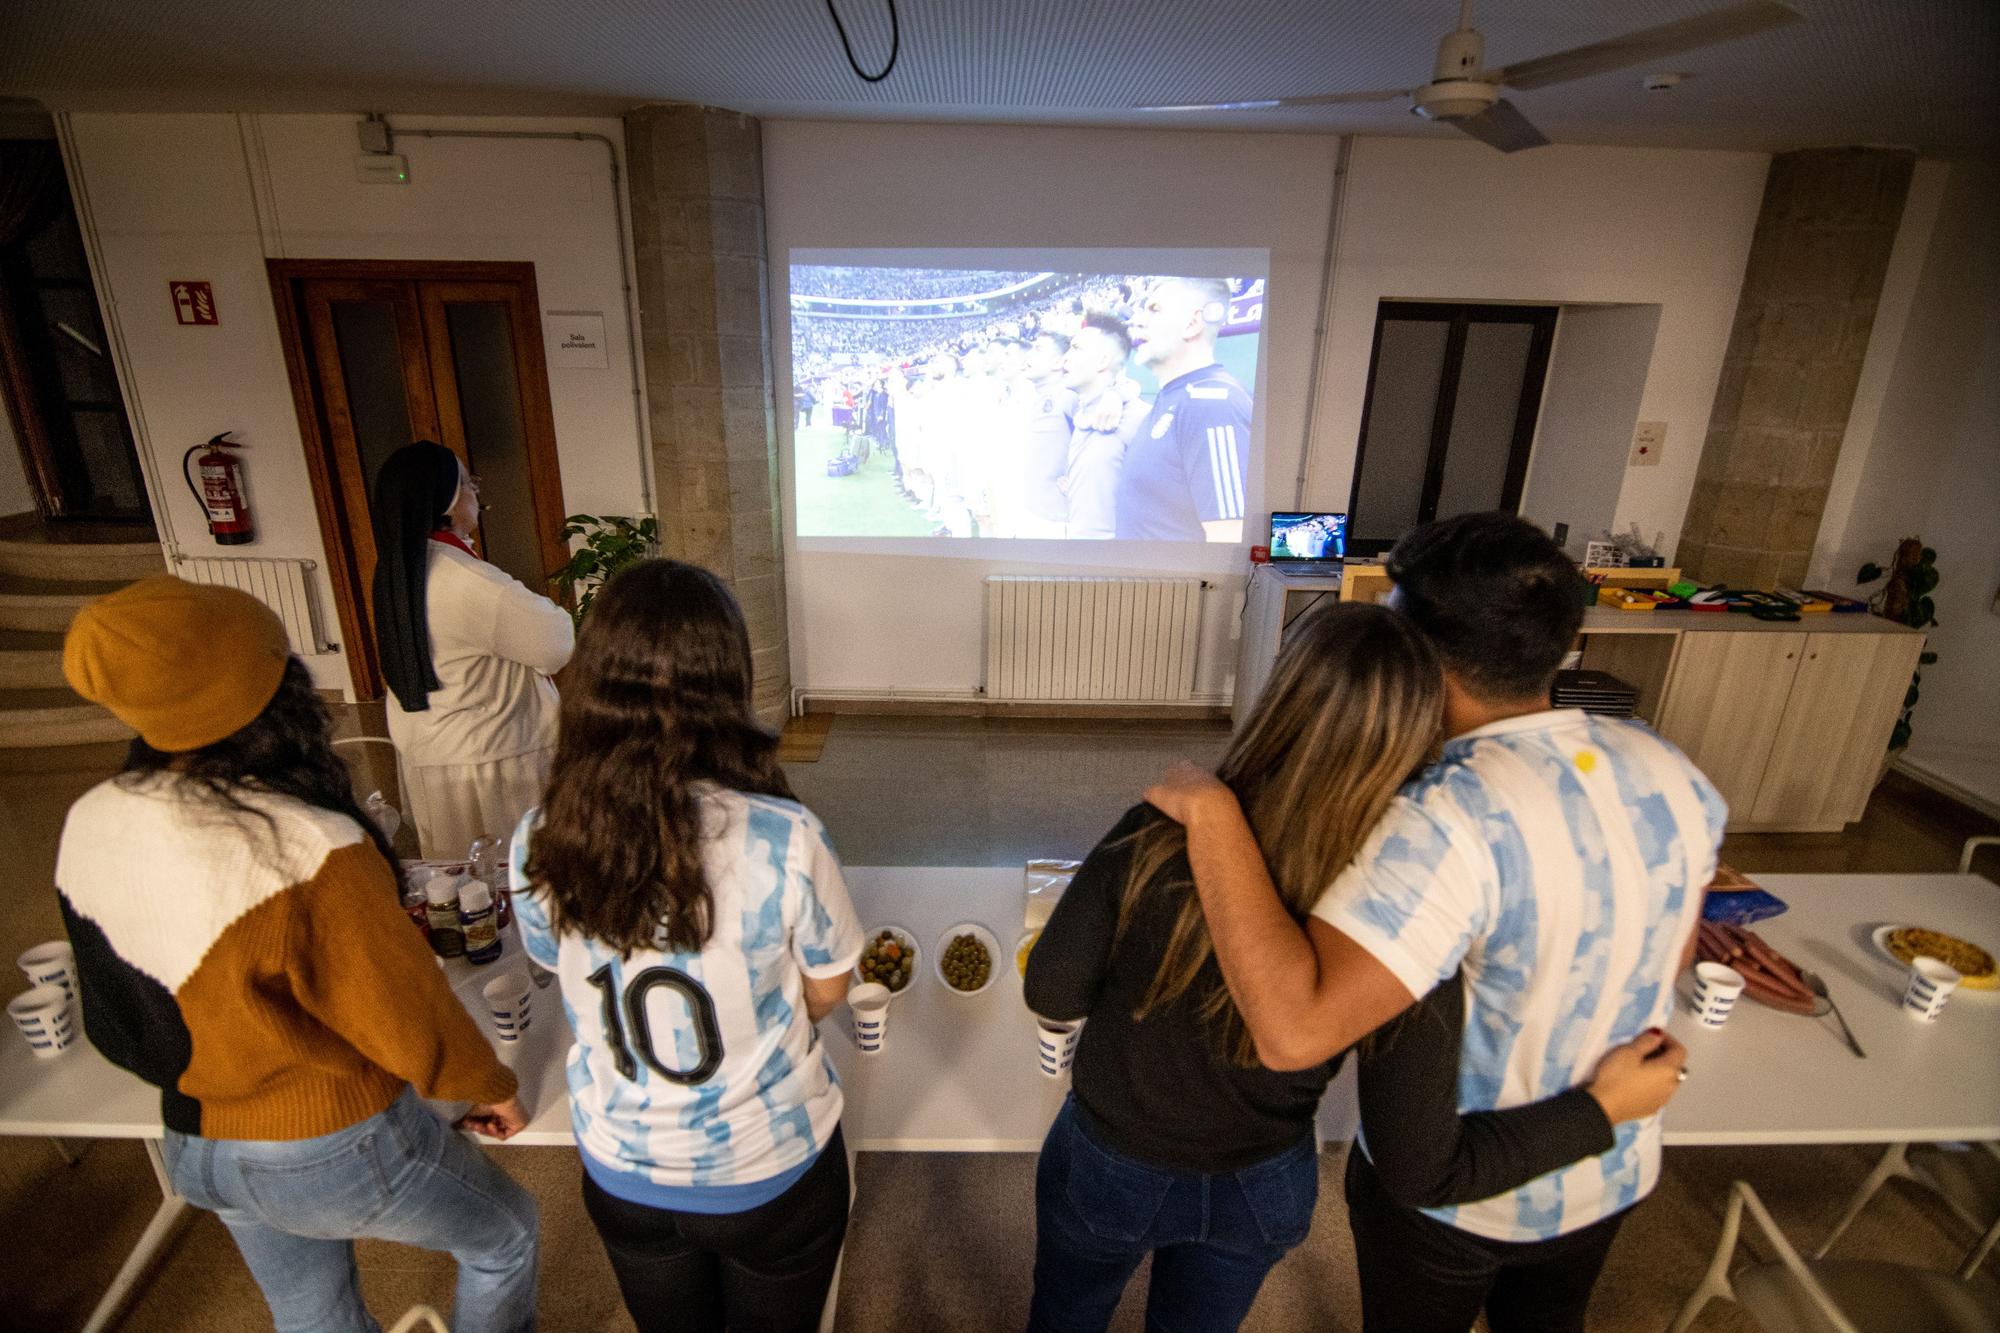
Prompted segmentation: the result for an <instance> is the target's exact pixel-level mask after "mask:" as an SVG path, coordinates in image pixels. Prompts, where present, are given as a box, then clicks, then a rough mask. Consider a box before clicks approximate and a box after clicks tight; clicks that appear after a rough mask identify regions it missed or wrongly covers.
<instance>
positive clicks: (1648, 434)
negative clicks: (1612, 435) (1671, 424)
mask: <svg viewBox="0 0 2000 1333" xmlns="http://www.w3.org/2000/svg"><path fill="white" fill-rule="evenodd" d="M1666 447H1667V423H1666V422H1664V421H1642V422H1640V423H1639V424H1638V425H1636V426H1634V427H1633V428H1632V457H1631V460H1630V462H1629V463H1628V464H1627V465H1628V466H1630V467H1658V466H1659V465H1660V454H1661V452H1662V451H1663V450H1664V449H1665V448H1666Z"/></svg>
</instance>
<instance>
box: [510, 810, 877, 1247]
mask: <svg viewBox="0 0 2000 1333" xmlns="http://www.w3.org/2000/svg"><path fill="white" fill-rule="evenodd" d="M702 804H703V807H704V827H705V829H706V830H707V831H709V833H710V834H711V836H710V837H709V838H708V839H707V841H706V842H705V843H704V845H703V851H702V863H703V869H704V871H705V873H706V876H707V880H708V887H709V892H710V894H711V895H712V899H713V903H714V908H713V918H712V920H713V931H712V933H711V935H710V937H709V940H708V942H707V944H705V945H704V946H703V947H702V949H701V951H700V952H699V953H669V952H659V951H656V950H651V949H642V950H639V951H636V952H634V953H633V954H632V956H631V957H629V958H622V959H621V958H620V957H619V956H618V952H617V950H616V949H614V948H611V947H610V946H608V945H606V944H604V943H602V942H601V941H596V940H588V939H584V938H582V937H580V936H579V935H576V934H574V933H565V934H564V935H562V936H560V937H558V936H556V935H554V934H553V933H552V932H551V930H550V927H549V918H548V913H547V909H546V906H545V904H544V903H543V901H542V900H541V898H540V897H539V895H537V894H534V893H532V892H528V893H519V894H516V896H515V900H514V901H515V919H516V920H517V921H518V922H519V923H520V931H521V942H522V944H523V946H524V947H525V948H526V949H527V951H528V955H529V957H531V958H533V959H534V960H535V961H536V962H538V963H540V964H541V965H542V966H543V967H546V968H548V969H549V970H551V971H553V972H554V973H556V975H557V977H558V978H559V980H560V982H561V986H562V996H563V1004H564V1007H565V1009H566V1010H567V1011H568V1017H569V1022H570V1026H571V1028H572V1029H573V1030H574V1031H575V1033H576V1044H575V1046H573V1047H572V1048H571V1050H570V1054H569V1064H568V1070H567V1074H568V1083H569V1095H570V1117H571V1121H572V1124H573V1126H574V1129H575V1131H576V1141H577V1146H578V1147H579V1148H580V1149H582V1155H583V1163H584V1168H585V1170H586V1171H588V1172H589V1174H590V1176H591V1178H592V1179H593V1180H594V1181H596V1182H597V1184H598V1185H599V1186H600V1187H602V1188H603V1189H604V1191H605V1192H606V1193H608V1194H612V1195H615V1196H617V1197H619V1198H622V1199H626V1200H628V1201H630V1202H634V1203H642V1204H649V1205H651V1206H654V1207H659V1208H668V1209H678V1210H684V1211H702V1212H716V1213H724V1212H738V1211H743V1210H745V1209H747V1208H748V1207H751V1206H755V1204H757V1203H759V1202H761V1201H762V1200H764V1199H766V1198H772V1197H776V1196H777V1195H778V1194H781V1193H783V1192H784V1190H785V1188H787V1187H788V1186H789V1185H790V1183H791V1182H792V1181H793V1180H795V1179H796V1178H797V1177H798V1176H800V1175H802V1174H803V1173H804V1171H805V1169H806V1168H807V1167H808V1166H810V1165H811V1163H812V1162H813V1160H814V1159H815V1158H816V1157H817V1156H818V1154H819V1151H820V1149H821V1148H822V1147H824V1146H825V1145H826V1142H827V1140H828V1138H829V1137H830V1136H831V1135H832V1133H833V1130H834V1127H835V1125H837V1124H838V1123H839V1120H840V1110H841V1095H840V1085H839V1084H838V1083H837V1082H835V1080H834V1076H833V1070H832V1067H831V1065H830V1064H829V1063H828V1061H827V1058H826V1054H825V1052H824V1051H823V1050H822V1049H820V1046H819V1034H818V1032H817V1031H816V1030H815V1029H814V1027H813V1025H812V1023H811V1022H810V1021H809V1018H808V1016H807V1013H806V1000H805V995H804V993H803V992H804V986H803V984H802V982H801V980H800V978H801V974H803V975H804V976H806V977H813V978H825V977H839V976H843V975H844V974H846V973H847V972H848V971H849V970H850V969H852V968H853V966H854V964H855V963H856V961H858V960H859V958H860V956H861V927H860V925H859V924H858V923H857V921H856V920H855V916H854V909H853V907H852V906H851V905H850V903H849V902H848V897H847V887H846V883H845V881H844V880H843V879H842V877H841V873H840V863H839V861H838V860H836V859H835V857H834V853H833V849H832V847H831V846H830V845H829V844H828V842H827V838H826V830H825V829H824V828H823V827H822V826H821V824H820V822H819V820H818V819H817V818H815V817H814V816H813V815H812V813H811V812H809V811H808V810H806V809H805V808H804V807H803V806H800V805H798V804H796V803H795V802H791V801H784V800H779V799H777V798H775V797H769V796H757V795H747V794H745V793H742V792H736V791H728V790H724V789H722V788H719V787H714V786H706V787H704V788H703V789H702ZM539 818H540V813H539V811H531V812H529V814H528V816H527V817H526V818H525V819H523V820H522V822H521V827H520V829H519V830H518V831H517V832H516V833H515V835H514V842H513V861H514V870H513V874H514V881H513V882H514V883H515V884H517V885H519V884H525V883H527V882H528V881H527V879H526V876H525V874H524V871H523V866H524V864H525V861H526V858H527V852H528V844H529V841H530V839H531V838H532V836H533V831H534V826H535V824H536V822H537V821H538V819H539ZM788 954H789V955H790V961H789V962H788V961H787V958H786V955H788Z"/></svg>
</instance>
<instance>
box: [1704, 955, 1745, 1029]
mask: <svg viewBox="0 0 2000 1333" xmlns="http://www.w3.org/2000/svg"><path fill="white" fill-rule="evenodd" d="M1742 994H1743V974H1742V973H1741V972H1738V971H1737V970H1736V969H1735V968H1733V967H1724V966H1723V965H1722V964H1721V963H1696V964H1695V965H1694V1016H1695V1018H1696V1019H1697V1020H1698V1021H1699V1022H1700V1023H1701V1025H1702V1026H1703V1027H1705V1028H1719V1027H1721V1026H1722V1025H1723V1024H1724V1023H1727V1022H1728V1021H1729V1015H1730V1012H1731V1011H1732V1010H1734V1009H1735V1008H1736V1000H1737V997H1738V996H1740V995H1742Z"/></svg>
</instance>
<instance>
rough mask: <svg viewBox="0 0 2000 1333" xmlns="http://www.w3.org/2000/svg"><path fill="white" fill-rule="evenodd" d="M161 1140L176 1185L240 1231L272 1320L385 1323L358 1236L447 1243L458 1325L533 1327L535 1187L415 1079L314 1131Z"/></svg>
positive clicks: (369, 1326) (497, 1332)
mask: <svg viewBox="0 0 2000 1333" xmlns="http://www.w3.org/2000/svg"><path fill="white" fill-rule="evenodd" d="M161 1153H162V1155H163V1156H164V1157H165V1159H166V1164H167V1173H168V1175H169V1176H170V1177H171V1179H172V1181H173V1185H174V1189H175V1190H177V1191H178V1192H179V1193H180V1194H181V1195H182V1196H183V1197H185V1198H186V1199H187V1201H188V1202H189V1203H192V1204H194V1205H195V1206H196V1207H198V1208H206V1209H209V1210H210V1211H212V1212H214V1213H215V1214H216V1215H217V1216H218V1217H220V1218H221V1219H222V1221H223V1223H224V1224H225V1225H227V1226H228V1228H229V1230H230V1233H231V1234H232V1235H234V1236H235V1238H236V1248H237V1249H238V1250H240V1251H242V1253H243V1262H244V1263H246V1264H248V1265H249V1267H250V1274H251V1276H252V1277H254V1278H256V1279H257V1285H258V1286H259V1287H261V1288H263V1291H264V1299H265V1301H266V1302H268V1303H269V1304H270V1307H271V1318H272V1320H273V1321H274V1322H275V1323H276V1325H277V1328H278V1333H379V1326H378V1325H377V1324H376V1322H375V1321H374V1320H373V1319H371V1318H370V1317H369V1315H368V1311H367V1309H366V1308H365V1307H364V1306H363V1305H362V1303H361V1290H360V1286H359V1283H358V1281H357V1278H356V1274H355V1270H354V1240H355V1238H357V1237H361V1236H367V1237H371V1238H374V1239H377V1240H393V1241H400V1242H401V1243H403V1244H405V1245H419V1246H422V1247H423V1248H425V1249H431V1250H447V1251H449V1252H450V1253H451V1254H452V1255H453V1256H454V1257H455V1258H456V1259H457V1260H458V1296H457V1301H456V1305H455V1307H454V1309H453V1312H452V1315H453V1317H452V1327H453V1328H455V1329H457V1330H459V1333H527V1331H528V1330H531V1329H533V1328H534V1326H535V1256H536V1221H535V1201H534V1199H533V1198H532V1197H531V1196H530V1195H529V1194H528V1192H527V1191H526V1190H524V1189H522V1188H521V1187H520V1186H519V1185H516V1184H515V1183H514V1182H513V1181H512V1180H510V1179H508V1178H507V1176H506V1175H505V1174H504V1173H503V1172H502V1171H501V1170H500V1168H498V1167H496V1166H494V1165H493V1163H491V1162H489V1161H488V1160H486V1156H485V1154H483V1153H482V1152H481V1151H480V1150H479V1149H478V1148H477V1147H476V1146H474V1145H473V1144H472V1143H470V1142H468V1141H467V1140H466V1139H465V1138H464V1136H462V1135H460V1134H459V1133H458V1132H457V1131H456V1130H454V1129H452V1128H451V1127H450V1126H449V1125H447V1124H445V1123H444V1122H443V1121H442V1120H440V1119H438V1117H437V1115H436V1114H435V1113H434V1112H433V1111H432V1110H431V1109H430V1108H429V1107H428V1106H426V1105H424V1103H423V1102H422V1101H421V1100H419V1099H418V1097H417V1095H416V1093H414V1092H412V1091H411V1090H410V1089H408V1088H405V1089H404V1090H403V1094H402V1095H401V1096H400V1097H398V1098H397V1099H396V1100H395V1102H394V1103H392V1104H391V1105H390V1107H389V1109H388V1110H386V1111H384V1112H382V1113H381V1114H380V1115H374V1116H370V1117H369V1118H368V1119H366V1120H363V1121H362V1122H361V1123H359V1124H356V1125H349V1126H348V1127H347V1128H346V1129H343V1130H339V1131H337V1132H335V1133H332V1134H323V1135H321V1136H320V1137H318V1138H314V1139H293V1140H262V1139H205V1138H197V1137H195V1136H193V1135H188V1134H176V1133H174V1132H172V1131H171V1130H170V1131H168V1133H167V1136H166V1140H165V1142H163V1143H162V1144H161ZM399 1313H400V1312H399Z"/></svg>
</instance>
